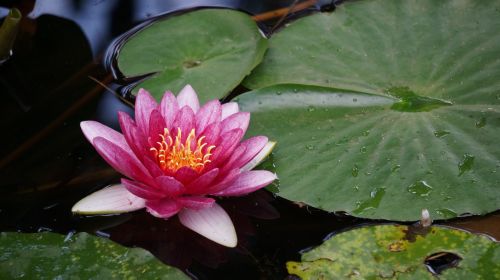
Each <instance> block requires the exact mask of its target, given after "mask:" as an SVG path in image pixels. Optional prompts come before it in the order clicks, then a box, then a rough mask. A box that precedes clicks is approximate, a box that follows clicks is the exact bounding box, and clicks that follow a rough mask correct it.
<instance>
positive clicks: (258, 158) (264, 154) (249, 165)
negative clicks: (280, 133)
mask: <svg viewBox="0 0 500 280" xmlns="http://www.w3.org/2000/svg"><path fill="white" fill-rule="evenodd" d="M275 145H276V142H274V141H269V142H267V144H266V145H265V146H264V148H262V150H261V151H260V152H259V153H258V154H257V155H256V156H255V157H254V158H253V159H252V160H251V161H249V162H248V163H247V164H245V166H243V167H242V168H241V172H244V171H249V170H252V169H254V168H255V167H256V166H257V165H259V164H260V163H261V162H262V161H263V160H264V159H265V158H266V157H267V156H268V155H269V154H270V153H271V152H272V151H273V149H274V146H275Z"/></svg>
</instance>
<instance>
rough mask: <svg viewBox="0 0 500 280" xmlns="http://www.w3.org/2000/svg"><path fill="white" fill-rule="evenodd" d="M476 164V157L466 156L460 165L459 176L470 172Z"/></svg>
mask: <svg viewBox="0 0 500 280" xmlns="http://www.w3.org/2000/svg"><path fill="white" fill-rule="evenodd" d="M473 164H474V156H473V155H470V154H464V158H463V159H462V161H461V162H459V163H458V176H462V174H464V173H465V172H466V171H469V170H470V169H471V168H472V165H473Z"/></svg>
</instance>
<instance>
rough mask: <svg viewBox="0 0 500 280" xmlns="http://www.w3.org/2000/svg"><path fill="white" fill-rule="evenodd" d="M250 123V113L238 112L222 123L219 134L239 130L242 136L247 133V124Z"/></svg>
mask: <svg viewBox="0 0 500 280" xmlns="http://www.w3.org/2000/svg"><path fill="white" fill-rule="evenodd" d="M249 123H250V113H248V112H238V113H236V114H233V115H231V116H229V117H227V118H226V119H225V120H223V121H222V124H221V127H222V131H221V134H222V133H224V132H227V131H230V130H233V129H236V128H239V129H241V130H242V131H243V134H245V132H246V131H247V128H248V124H249Z"/></svg>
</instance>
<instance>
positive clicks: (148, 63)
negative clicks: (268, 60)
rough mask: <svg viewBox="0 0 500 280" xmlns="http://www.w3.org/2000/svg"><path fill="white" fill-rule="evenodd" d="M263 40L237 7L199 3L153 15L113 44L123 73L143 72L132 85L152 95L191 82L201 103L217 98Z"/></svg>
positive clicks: (258, 55) (255, 59)
mask: <svg viewBox="0 0 500 280" xmlns="http://www.w3.org/2000/svg"><path fill="white" fill-rule="evenodd" d="M266 46H267V41H266V39H265V38H264V37H263V36H262V35H261V34H260V31H259V29H258V28H257V25H256V24H255V22H254V21H253V20H252V19H251V18H250V16H248V15H247V14H244V13H242V12H237V11H232V10H223V9H205V10H198V11H194V12H189V13H185V14H182V15H178V16H172V17H168V18H165V19H161V20H157V21H154V22H153V23H152V24H150V25H146V26H145V27H144V28H143V29H141V30H139V31H138V32H137V33H135V34H133V35H132V36H131V37H130V38H129V39H127V41H125V44H124V45H123V46H122V47H121V48H120V49H119V50H118V55H117V62H118V63H117V66H118V70H119V71H120V72H121V74H123V75H124V76H125V78H130V77H139V76H143V75H147V74H152V76H150V77H147V78H146V79H145V80H142V81H141V82H139V84H137V85H136V86H135V89H138V88H141V87H142V88H146V89H148V90H149V91H150V92H151V93H153V94H155V95H156V97H157V98H159V97H161V96H162V95H163V92H164V91H165V90H167V89H168V90H171V91H173V92H179V91H180V90H181V89H182V88H183V87H184V86H185V85H186V84H191V85H192V86H193V87H194V88H195V89H196V91H197V92H198V93H199V94H200V99H201V101H202V103H204V102H205V101H207V100H211V99H216V98H222V97H224V96H225V95H226V94H228V93H229V92H230V91H231V90H232V89H234V88H235V87H236V86H237V85H238V84H239V83H240V82H241V81H242V80H243V78H244V77H245V76H246V75H247V74H248V73H250V71H251V70H252V69H253V68H254V67H255V66H256V65H257V64H258V63H259V62H260V61H261V60H262V56H263V55H264V52H265V50H266Z"/></svg>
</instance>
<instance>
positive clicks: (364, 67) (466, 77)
mask: <svg viewBox="0 0 500 280" xmlns="http://www.w3.org/2000/svg"><path fill="white" fill-rule="evenodd" d="M498 26H500V2H499V1H496V0H484V1H470V0H453V1H434V0H365V1H348V2H346V3H343V4H342V5H340V6H339V7H338V8H337V9H336V10H335V11H334V12H332V13H318V14H315V15H312V16H309V17H304V18H301V19H299V20H297V21H295V22H292V23H290V25H289V26H288V27H285V28H283V30H281V32H278V33H276V34H275V35H274V36H273V37H271V39H270V40H269V49H268V51H267V53H266V55H265V57H264V60H263V62H262V63H261V64H260V65H259V66H258V67H257V68H256V69H255V70H254V71H253V73H252V75H250V76H249V77H248V78H247V79H246V80H245V81H244V85H245V86H246V87H248V88H252V89H256V88H262V87H265V86H269V85H274V84H284V83H294V84H308V85H320V86H327V87H333V88H343V89H350V90H355V91H359V92H366V93H379V94H386V93H387V92H388V91H390V89H391V88H398V87H399V88H401V87H403V88H404V87H407V88H409V89H410V90H411V91H412V92H414V93H416V94H417V95H419V96H423V97H431V98H439V99H444V100H447V101H451V102H452V103H459V104H497V105H498V104H500V92H499V91H500V79H498V78H497V77H498V76H499V72H500V48H499V46H500V33H499V32H498Z"/></svg>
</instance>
